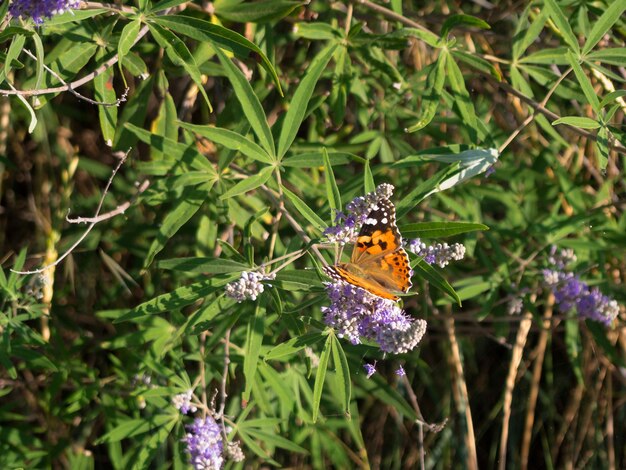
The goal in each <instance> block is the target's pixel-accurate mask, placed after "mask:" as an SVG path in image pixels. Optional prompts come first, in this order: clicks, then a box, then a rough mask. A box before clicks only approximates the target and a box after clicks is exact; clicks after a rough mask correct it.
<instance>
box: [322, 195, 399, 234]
mask: <svg viewBox="0 0 626 470" xmlns="http://www.w3.org/2000/svg"><path fill="white" fill-rule="evenodd" d="M392 195H393V186H392V185H390V184H386V183H383V184H380V185H378V186H377V187H376V190H375V191H372V192H371V193H367V194H366V195H365V196H359V197H357V198H355V199H353V200H352V201H351V202H349V203H348V204H346V212H345V213H344V212H337V215H336V216H335V225H333V226H332V227H328V228H327V229H326V230H324V235H325V236H326V238H327V239H328V241H329V242H331V243H339V244H340V245H345V244H347V243H351V242H353V241H354V240H355V239H356V237H357V235H358V234H359V231H360V230H361V226H362V225H363V224H364V223H365V220H366V219H367V216H368V215H369V213H370V212H371V211H372V209H373V208H374V206H376V204H377V203H378V201H380V200H381V199H390V198H391V196H392Z"/></svg>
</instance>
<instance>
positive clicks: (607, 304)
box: [543, 263, 619, 326]
mask: <svg viewBox="0 0 626 470" xmlns="http://www.w3.org/2000/svg"><path fill="white" fill-rule="evenodd" d="M557 264H558V263H557ZM543 277H544V280H545V282H546V284H547V285H548V287H550V289H551V290H552V293H553V294H554V299H555V302H556V305H557V308H558V309H559V311H560V312H562V313H567V312H569V311H570V310H573V309H576V311H577V313H578V315H579V316H580V317H581V318H589V319H591V320H594V321H598V322H601V323H603V324H604V325H606V326H609V325H610V324H611V322H612V321H613V320H615V318H617V315H618V314H619V305H618V304H617V302H616V301H615V300H613V299H611V298H610V297H607V296H606V295H603V294H602V293H601V292H600V291H599V290H598V288H597V287H594V288H593V289H592V288H590V287H589V285H588V284H587V283H585V282H583V281H581V280H580V279H579V278H578V276H576V275H574V274H573V273H571V272H564V271H554V270H550V269H544V270H543Z"/></svg>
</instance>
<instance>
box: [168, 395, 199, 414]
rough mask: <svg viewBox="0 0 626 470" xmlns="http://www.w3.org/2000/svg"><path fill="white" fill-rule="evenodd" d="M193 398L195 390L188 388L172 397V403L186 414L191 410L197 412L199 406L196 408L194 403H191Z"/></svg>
mask: <svg viewBox="0 0 626 470" xmlns="http://www.w3.org/2000/svg"><path fill="white" fill-rule="evenodd" d="M192 398H193V390H187V391H186V392H183V393H179V394H178V395H174V396H173V397H172V405H174V407H175V408H176V409H177V410H180V412H181V413H182V414H184V415H186V414H187V413H189V412H190V411H191V412H192V413H195V412H196V411H198V408H196V407H195V406H194V405H192V404H191V399H192Z"/></svg>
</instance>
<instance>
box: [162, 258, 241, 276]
mask: <svg viewBox="0 0 626 470" xmlns="http://www.w3.org/2000/svg"><path fill="white" fill-rule="evenodd" d="M157 267H158V268H159V269H171V270H174V271H183V272H187V273H192V274H226V273H239V272H242V271H246V270H248V269H250V266H248V265H247V264H243V263H239V262H237V261H234V260H232V259H225V258H196V257H193V258H173V259H166V260H162V261H159V262H157Z"/></svg>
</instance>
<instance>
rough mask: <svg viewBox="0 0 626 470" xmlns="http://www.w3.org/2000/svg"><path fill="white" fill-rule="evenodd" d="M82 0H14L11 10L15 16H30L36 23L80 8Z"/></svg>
mask: <svg viewBox="0 0 626 470" xmlns="http://www.w3.org/2000/svg"><path fill="white" fill-rule="evenodd" d="M79 4H80V0H13V2H12V3H11V6H10V7H9V11H10V12H11V15H12V16H14V17H18V16H22V17H30V18H32V19H33V21H34V22H35V23H36V24H42V23H43V21H44V19H46V18H50V17H51V16H53V15H57V14H60V13H63V12H65V11H68V10H71V9H72V8H78V5H79Z"/></svg>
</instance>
